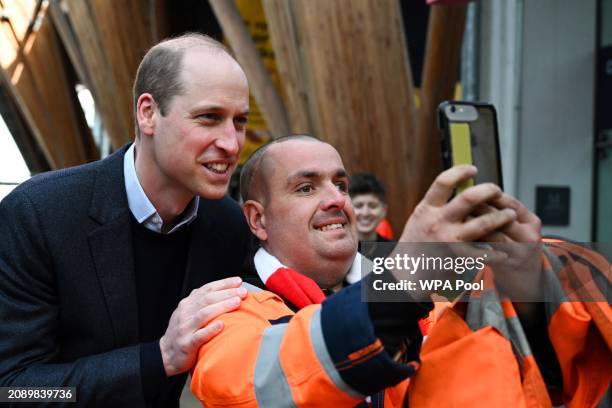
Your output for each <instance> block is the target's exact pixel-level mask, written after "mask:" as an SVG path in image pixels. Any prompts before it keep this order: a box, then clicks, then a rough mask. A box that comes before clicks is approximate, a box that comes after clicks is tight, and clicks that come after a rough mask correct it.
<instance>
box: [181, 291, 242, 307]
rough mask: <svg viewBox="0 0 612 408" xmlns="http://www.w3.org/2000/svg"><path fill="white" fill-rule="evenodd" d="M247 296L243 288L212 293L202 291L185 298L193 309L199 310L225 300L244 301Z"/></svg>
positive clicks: (194, 292)
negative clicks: (235, 298)
mask: <svg viewBox="0 0 612 408" xmlns="http://www.w3.org/2000/svg"><path fill="white" fill-rule="evenodd" d="M246 295H247V290H246V289H245V288H241V287H238V288H232V289H222V290H217V291H214V292H208V293H205V292H202V291H193V292H191V294H190V295H189V296H188V297H187V298H186V299H189V300H188V301H189V302H191V303H192V305H191V306H192V307H193V308H198V309H201V308H203V307H206V306H209V305H213V304H215V303H219V302H222V301H224V300H226V299H231V298H233V297H237V298H239V299H244V298H245V297H246Z"/></svg>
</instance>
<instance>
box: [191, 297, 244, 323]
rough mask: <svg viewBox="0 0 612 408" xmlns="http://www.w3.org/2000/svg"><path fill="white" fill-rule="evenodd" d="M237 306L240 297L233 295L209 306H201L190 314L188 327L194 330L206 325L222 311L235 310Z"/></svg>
mask: <svg viewBox="0 0 612 408" xmlns="http://www.w3.org/2000/svg"><path fill="white" fill-rule="evenodd" d="M238 306H240V298H239V297H236V296H234V297H231V298H229V299H226V300H223V301H221V302H217V303H213V304H211V305H209V306H206V307H203V308H201V309H200V310H198V311H197V313H195V314H194V315H193V316H192V318H191V322H190V323H191V327H190V329H191V330H193V331H196V330H198V329H200V328H201V327H202V326H204V325H206V324H207V323H208V322H210V321H211V320H214V319H216V318H217V317H219V316H220V315H222V314H223V313H227V312H231V311H232V310H236V309H237V308H238Z"/></svg>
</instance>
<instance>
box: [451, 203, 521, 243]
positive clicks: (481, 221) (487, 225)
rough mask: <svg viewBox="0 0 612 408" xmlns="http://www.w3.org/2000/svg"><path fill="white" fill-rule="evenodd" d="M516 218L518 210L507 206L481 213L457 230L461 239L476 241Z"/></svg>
mask: <svg viewBox="0 0 612 408" xmlns="http://www.w3.org/2000/svg"><path fill="white" fill-rule="evenodd" d="M515 219H516V212H515V211H514V210H512V209H509V208H506V209H503V210H500V211H495V212H491V213H488V214H484V215H479V216H477V217H475V218H472V219H470V220H469V221H467V222H465V223H464V224H461V225H460V226H459V230H458V232H457V240H459V241H476V240H479V239H481V238H483V237H485V236H487V235H489V234H491V233H493V232H494V231H495V230H498V229H500V228H502V227H504V226H506V225H508V224H509V223H511V222H513V221H514V220H515Z"/></svg>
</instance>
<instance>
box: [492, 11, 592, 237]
mask: <svg viewBox="0 0 612 408" xmlns="http://www.w3.org/2000/svg"><path fill="white" fill-rule="evenodd" d="M481 18H482V19H481V21H482V41H481V47H482V48H481V73H482V76H481V86H480V92H481V93H480V98H481V99H484V100H487V99H488V100H491V101H492V102H493V103H495V104H496V106H497V107H498V110H499V120H500V132H501V133H502V156H503V160H504V177H505V178H506V180H508V181H509V183H508V187H507V190H508V191H509V192H511V193H514V194H515V195H517V196H518V197H519V198H520V199H521V201H523V202H524V203H526V204H527V205H528V206H529V208H531V209H532V210H535V188H536V186H537V185H555V186H569V187H570V189H571V196H570V201H571V211H570V225H569V226H568V227H547V226H545V227H544V233H546V234H557V235H563V236H566V237H568V238H572V239H574V240H578V241H589V240H590V239H591V218H592V196H593V192H592V179H593V153H592V151H593V137H594V136H593V134H594V128H593V119H594V81H595V78H594V74H595V40H596V37H595V35H596V32H595V27H596V0H581V1H579V2H578V1H572V0H538V1H533V0H526V1H524V0H508V1H505V0H491V1H485V2H482V17H481ZM485 20H488V21H485ZM515 45H518V47H515ZM508 176H509V177H508Z"/></svg>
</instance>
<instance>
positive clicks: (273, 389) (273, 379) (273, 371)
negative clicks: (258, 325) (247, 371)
mask: <svg viewBox="0 0 612 408" xmlns="http://www.w3.org/2000/svg"><path fill="white" fill-rule="evenodd" d="M285 330H287V324H286V323H284V324H277V325H274V326H271V327H268V328H267V329H266V330H265V331H264V335H263V338H262V339H261V344H260V346H259V355H258V356H257V363H255V379H254V383H255V397H256V398H257V405H259V406H260V407H265V408H290V407H296V405H295V403H294V402H293V397H292V395H291V389H290V388H289V383H288V382H287V377H286V376H285V372H284V371H283V367H282V366H281V364H280V356H279V352H280V345H281V342H282V340H283V336H284V335H285Z"/></svg>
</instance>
